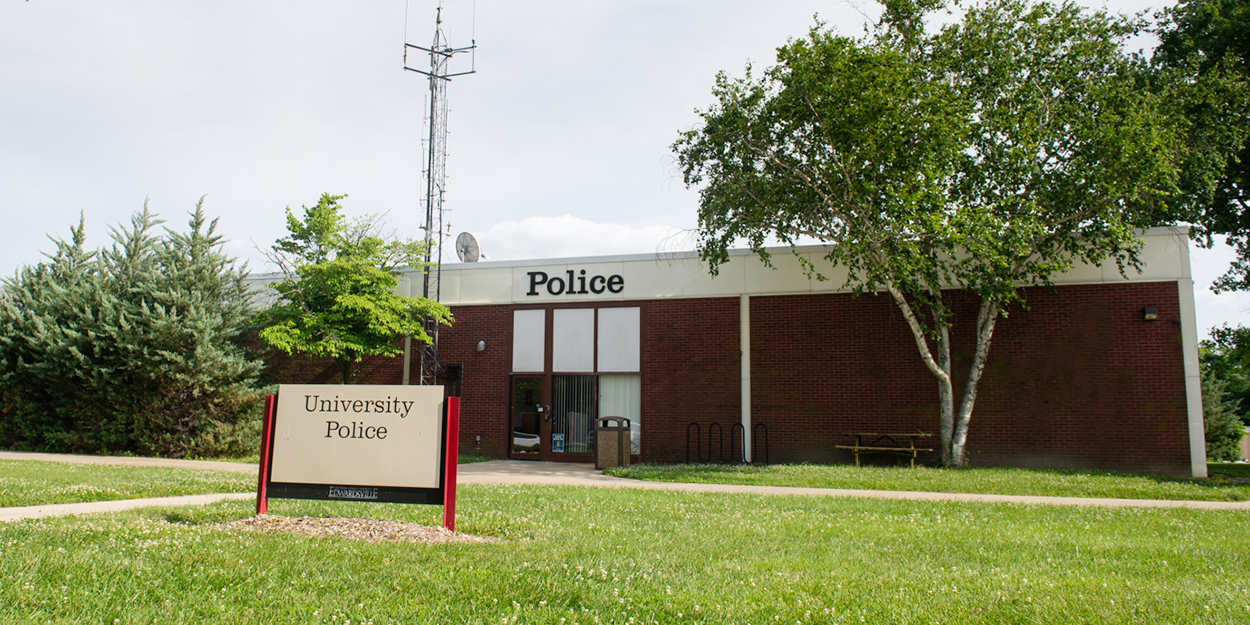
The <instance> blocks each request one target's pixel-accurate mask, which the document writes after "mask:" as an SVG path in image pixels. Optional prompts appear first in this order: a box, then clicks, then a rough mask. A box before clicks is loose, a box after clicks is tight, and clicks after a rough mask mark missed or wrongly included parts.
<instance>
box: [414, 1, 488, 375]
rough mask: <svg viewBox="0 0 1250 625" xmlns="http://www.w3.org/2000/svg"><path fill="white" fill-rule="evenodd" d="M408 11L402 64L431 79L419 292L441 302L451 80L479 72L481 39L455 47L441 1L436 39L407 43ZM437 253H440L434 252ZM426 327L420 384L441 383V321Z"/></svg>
mask: <svg viewBox="0 0 1250 625" xmlns="http://www.w3.org/2000/svg"><path fill="white" fill-rule="evenodd" d="M407 32H408V16H407V11H406V10H405V14H404V69H405V70H407V71H410V72H416V73H418V74H423V75H425V76H426V77H428V78H429V80H430V109H429V115H428V117H427V118H426V119H427V120H428V121H429V131H430V132H429V137H428V141H427V148H428V151H427V153H426V154H425V176H426V182H425V226H423V228H422V229H423V230H425V244H426V248H425V262H426V265H427V266H426V270H425V276H424V279H423V280H422V284H421V295H422V297H426V298H428V299H432V300H434V301H436V302H437V301H439V285H440V279H441V276H442V265H443V210H444V209H443V196H444V194H445V192H446V184H447V83H448V82H451V79H452V78H453V77H455V76H464V75H466V74H472V73H474V72H476V71H477V70H476V61H477V40H476V38H475V39H474V40H472V45H470V46H468V47H465V48H453V47H451V44H450V43H449V42H448V41H447V36H446V35H445V34H444V33H443V3H442V2H439V4H438V12H437V13H436V14H435V18H434V42H433V43H431V44H430V47H428V48H426V47H424V46H418V45H416V44H411V43H408V35H407ZM409 48H412V49H415V50H421V51H422V52H425V53H427V54H428V55H429V57H430V67H429V69H428V70H427V69H417V68H415V67H409V66H408V49H409ZM465 52H468V53H470V58H471V59H472V60H471V62H470V67H469V71H467V72H451V71H450V68H449V65H450V62H451V59H452V57H454V56H455V55H457V54H462V53H465ZM435 255H436V256H435ZM432 256H433V258H432ZM431 271H433V272H434V281H433V285H431V283H430V272H431ZM424 324H425V331H426V333H427V334H429V336H430V338H431V339H432V341H433V342H432V343H430V344H429V345H422V346H421V373H420V381H419V382H418V383H419V384H438V374H439V362H438V322H437V321H435V320H434V319H431V318H430V317H426V318H425V321H424ZM404 343H405V345H404V384H408V379H409V358H411V353H412V339H411V337H409V338H407V339H405V341H404Z"/></svg>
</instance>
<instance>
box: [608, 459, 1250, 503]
mask: <svg viewBox="0 0 1250 625" xmlns="http://www.w3.org/2000/svg"><path fill="white" fill-rule="evenodd" d="M1212 466H1219V467H1226V466H1233V467H1236V468H1240V467H1241V466H1244V465H1212ZM1223 470H1224V469H1223V468H1219V469H1216V471H1223ZM605 472H606V473H609V474H611V475H615V476H618V477H628V478H634V479H639V480H649V481H657V482H692V483H698V484H754V485H760V486H803V487H811V488H850V489H866V490H904V491H928V492H940V493H980V494H997V495H1044V496H1051V497H1111V498H1117V499H1173V500H1195V501H1246V500H1247V499H1250V484H1233V483H1229V482H1228V480H1227V479H1224V478H1222V477H1220V476H1219V475H1216V476H1215V477H1214V478H1212V479H1207V480H1196V479H1189V478H1176V477H1164V476H1157V475H1136V474H1126V473H1108V472H1096V471H1053V470H1050V471H1045V470H1036V469H1012V468H984V469H982V468H978V469H958V470H952V469H932V468H927V467H917V468H915V469H909V468H900V467H872V466H866V467H863V468H859V467H855V466H852V465H845V464H839V465H809V464H775V465H768V466H753V465H741V464H738V465H719V464H698V465H691V464H677V465H671V464H670V465H656V464H639V465H633V466H631V467H628V468H624V469H608V470H606V471H605ZM1225 475H1227V474H1225ZM1246 475H1250V474H1246Z"/></svg>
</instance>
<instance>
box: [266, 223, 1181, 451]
mask: <svg viewBox="0 0 1250 625" xmlns="http://www.w3.org/2000/svg"><path fill="white" fill-rule="evenodd" d="M1143 242H1144V247H1143V249H1142V259H1143V261H1144V263H1145V265H1144V267H1143V269H1142V271H1141V272H1140V273H1139V272H1132V271H1130V275H1129V276H1127V277H1125V276H1122V275H1121V274H1120V273H1119V271H1118V269H1116V268H1115V267H1114V266H1111V267H1096V266H1078V267H1076V268H1074V269H1073V270H1072V271H1070V272H1068V273H1066V274H1064V275H1062V276H1059V277H1058V278H1057V279H1056V280H1055V288H1053V289H1051V288H1043V287H1030V288H1027V289H1025V294H1026V299H1027V304H1028V307H1027V308H1024V307H1022V306H1019V305H1013V306H1011V307H1010V309H1009V310H1008V313H1009V314H1008V316H1007V317H1006V318H1003V319H1001V320H1000V321H999V323H998V326H997V328H996V330H995V333H994V339H993V344H992V347H991V349H990V357H989V361H988V364H987V366H986V369H985V374H984V377H983V379H982V382H981V388H980V393H979V395H978V399H977V404H976V409H975V410H974V412H973V417H972V424H971V426H970V429H969V436H968V443H967V457H968V460H969V462H970V464H972V465H1008V466H1029V467H1052V468H1093V469H1111V470H1122V471H1144V472H1152V473H1169V474H1178V475H1205V474H1206V464H1205V449H1204V443H1203V439H1202V432H1203V429H1202V409H1201V405H1202V403H1201V397H1200V396H1199V392H1200V391H1199V387H1200V385H1199V378H1198V369H1197V336H1196V330H1195V322H1194V299H1193V282H1192V280H1191V278H1190V272H1189V256H1188V239H1187V236H1186V234H1185V233H1184V232H1183V231H1181V230H1176V229H1155V230H1151V231H1148V232H1147V233H1145V235H1144V237H1143ZM799 253H801V254H802V255H804V256H805V257H807V258H808V259H809V260H811V261H812V262H813V263H816V264H817V266H826V267H827V262H825V261H822V260H821V255H822V252H821V249H820V248H818V247H811V248H800V249H799ZM774 264H775V265H776V268H775V269H769V268H767V267H765V266H764V265H763V264H762V263H761V262H760V261H759V260H758V259H757V258H756V257H755V256H754V255H753V254H750V253H748V252H746V251H741V252H738V253H735V254H734V255H733V256H732V258H731V261H730V262H729V263H728V264H726V265H724V266H723V267H722V268H721V270H720V274H719V275H718V276H717V277H711V276H710V275H708V273H707V270H706V266H705V265H703V264H702V263H701V262H700V261H699V260H698V258H697V257H695V256H693V255H691V254H664V255H639V256H613V257H593V258H576V259H558V260H544V261H515V262H482V263H464V264H453V265H444V266H443V268H442V272H441V280H440V285H441V286H440V299H441V301H442V302H443V303H445V304H447V305H449V306H450V307H451V309H452V311H453V314H454V315H455V324H454V325H453V326H452V327H451V328H445V329H443V331H442V334H441V336H440V340H439V356H440V360H441V361H442V362H443V363H459V364H461V365H463V372H464V373H463V375H464V378H463V382H462V384H461V388H460V391H461V397H462V420H461V427H460V434H461V440H460V446H461V447H460V448H461V450H464V451H466V452H475V451H476V452H478V453H481V454H485V455H490V456H496V457H501V458H503V457H512V458H538V459H543V460H569V461H581V462H589V461H590V460H591V458H592V456H591V452H592V449H591V445H592V440H591V439H592V438H593V437H592V436H591V435H590V434H591V432H592V431H593V424H594V420H595V419H596V418H597V417H604V416H621V417H626V418H629V419H630V420H631V422H632V425H633V432H632V434H633V435H632V437H631V438H632V441H631V443H632V452H633V453H634V454H635V457H634V459H635V461H638V460H652V461H661V462H668V461H678V462H680V461H685V460H686V459H687V458H689V459H690V460H692V461H694V460H696V459H699V458H702V459H705V460H706V459H709V458H710V459H712V460H717V459H728V458H731V457H732V458H734V459H738V458H740V457H741V454H742V451H741V450H743V449H744V448H745V451H746V453H747V454H748V457H750V455H751V454H754V455H755V457H756V459H762V456H763V455H764V454H767V456H768V459H769V460H770V461H772V462H791V461H811V462H851V461H852V459H851V457H850V455H849V453H848V452H846V451H844V450H839V449H836V447H835V446H836V445H839V444H846V443H848V442H849V438H848V437H847V436H845V435H844V433H845V432H915V431H923V432H932V433H936V432H937V431H938V423H937V384H936V381H935V380H934V379H933V377H932V375H931V374H930V373H929V372H928V370H927V369H926V368H925V367H924V365H923V364H922V363H921V360H920V357H919V355H918V354H917V352H916V347H915V343H914V340H913V338H912V335H911V333H910V331H909V330H908V328H907V326H906V323H905V322H904V321H903V319H902V316H901V314H900V313H899V311H898V309H897V308H896V307H895V305H894V304H893V302H892V301H891V300H890V299H889V297H888V296H885V295H877V296H873V295H865V296H860V297H854V296H852V295H851V294H849V293H846V292H841V291H840V289H839V287H840V286H841V285H842V282H843V280H842V278H844V277H845V274H844V273H840V272H839V271H838V270H832V269H831V270H829V271H826V272H824V273H825V274H826V275H827V276H829V277H830V280H828V281H823V282H821V281H815V280H809V279H808V278H807V277H806V276H805V275H804V274H803V272H802V271H801V269H800V268H799V264H798V262H797V260H796V259H795V258H794V257H793V255H791V254H790V253H789V250H785V251H783V252H780V253H778V254H776V255H774ZM414 278H415V277H414ZM952 299H953V300H954V301H955V303H956V306H955V307H956V310H957V316H956V320H955V321H956V325H955V327H954V329H953V333H954V336H955V337H956V349H955V357H956V365H955V371H956V375H957V376H958V374H959V371H960V370H961V369H962V370H963V371H966V369H967V367H966V363H967V360H968V358H970V354H971V349H972V343H973V337H972V326H974V325H975V318H976V304H977V302H975V301H974V300H973V298H970V297H961V296H960V294H958V293H955V294H952ZM1147 308H1152V309H1154V310H1155V311H1157V317H1156V318H1152V319H1147V317H1148V315H1146V314H1145V311H1146V309H1147ZM273 364H274V365H275V368H276V370H277V372H278V374H279V378H280V379H281V380H282V381H289V382H309V381H324V382H333V381H335V380H334V372H333V371H332V370H331V369H327V368H326V366H325V365H326V363H307V362H304V361H299V360H287V359H283V360H282V361H275V362H274V363H273ZM360 374H361V376H362V377H363V379H362V380H361V381H367V382H372V383H390V384H397V383H399V382H400V377H401V375H402V374H401V361H400V359H375V360H373V361H369V362H366V363H363V364H362V366H361V368H360ZM322 378H324V379H322ZM957 385H958V381H957ZM957 387H958V386H957ZM692 424H694V425H692ZM744 439H745V440H744ZM929 440H930V441H932V443H933V444H929V445H925V446H927V447H936V446H937V445H936V436H935V437H934V439H929ZM935 459H936V455H935V454H929V457H928V458H924V457H923V456H922V460H930V461H932V460H935Z"/></svg>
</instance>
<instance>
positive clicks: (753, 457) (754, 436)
mask: <svg viewBox="0 0 1250 625" xmlns="http://www.w3.org/2000/svg"><path fill="white" fill-rule="evenodd" d="M760 428H764V464H765V465H767V464H768V426H767V425H764V424H763V423H756V424H755V427H753V428H751V462H752V463H754V462H757V456H756V455H755V442H756V441H758V440H759V439H760V436H759V431H760Z"/></svg>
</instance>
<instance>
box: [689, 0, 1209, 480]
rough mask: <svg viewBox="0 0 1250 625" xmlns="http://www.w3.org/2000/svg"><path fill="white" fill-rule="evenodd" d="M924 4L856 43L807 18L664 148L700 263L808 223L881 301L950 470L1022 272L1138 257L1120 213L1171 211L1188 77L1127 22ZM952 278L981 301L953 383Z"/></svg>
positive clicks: (1033, 275)
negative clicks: (907, 351) (931, 388)
mask: <svg viewBox="0 0 1250 625" xmlns="http://www.w3.org/2000/svg"><path fill="white" fill-rule="evenodd" d="M939 6H940V2H936V1H921V2H910V1H907V0H898V1H895V2H888V3H887V5H886V11H885V16H884V18H883V20H882V23H881V25H879V26H878V27H877V28H876V29H875V30H872V31H870V32H869V33H868V34H867V35H865V36H864V37H863V38H862V39H858V40H857V39H851V38H847V37H842V36H838V35H835V34H833V33H830V32H828V31H826V30H824V29H823V28H821V27H820V26H817V27H816V28H814V29H812V31H811V32H810V34H809V36H808V37H807V38H806V39H798V40H791V41H790V42H789V43H788V44H787V45H785V46H782V47H781V48H779V49H778V51H777V61H778V63H777V66H776V67H773V68H771V69H769V70H768V71H767V72H765V74H764V76H763V78H761V79H758V80H757V79H755V78H753V77H752V76H751V73H750V69H749V68H748V72H747V75H746V77H745V78H742V79H730V78H728V77H727V76H725V75H724V74H723V73H722V74H720V75H719V76H718V77H717V80H716V87H715V88H714V90H713V94H714V95H715V96H716V99H717V103H716V104H715V105H713V106H712V107H711V108H709V109H708V110H705V111H702V112H701V113H700V114H701V116H702V118H703V120H702V121H703V123H702V127H700V128H697V129H695V130H691V131H688V132H685V133H683V134H682V136H681V138H680V139H679V140H678V141H677V142H676V143H675V144H674V146H673V147H674V150H675V151H676V152H677V154H678V159H679V162H680V163H681V165H682V168H683V173H684V176H685V182H686V184H687V185H688V186H697V187H699V189H700V209H699V224H700V232H699V241H698V248H699V252H700V255H701V257H702V258H703V259H704V260H706V261H707V262H708V263H709V265H710V268H711V270H712V272H713V273H715V271H716V268H717V266H718V265H719V264H720V263H723V262H725V261H727V260H728V258H729V256H728V249H729V248H730V247H731V246H733V245H736V244H739V242H740V241H742V240H744V239H745V240H746V242H747V243H748V244H749V245H750V247H751V249H753V250H754V251H756V252H757V253H758V254H759V255H760V256H761V257H762V258H763V259H764V260H765V262H767V261H768V253H767V251H766V250H765V248H764V245H765V243H766V241H768V240H769V237H775V238H776V239H779V240H781V241H782V242H785V243H788V244H791V245H794V244H795V243H796V241H798V240H799V239H800V238H802V237H808V238H811V239H815V240H817V241H820V242H822V243H826V244H828V245H829V250H830V251H829V253H828V254H827V255H826V258H827V259H828V260H829V261H830V262H831V263H833V264H834V265H835V266H836V265H841V266H844V267H846V268H847V269H848V278H847V286H848V287H849V288H851V289H852V290H853V291H854V292H855V293H856V294H860V293H864V292H876V291H884V292H885V293H887V294H888V295H889V296H890V298H891V299H893V301H894V303H895V304H896V305H897V306H898V308H899V310H900V311H901V313H902V316H903V318H904V319H905V320H906V323H907V325H908V328H910V330H911V333H912V335H913V337H914V339H915V343H916V347H917V350H918V352H919V354H920V357H921V360H922V361H923V362H924V364H925V366H926V367H927V368H928V369H929V371H930V372H931V373H932V374H933V376H934V378H935V379H936V380H937V382H938V398H939V402H938V406H939V409H938V412H939V414H938V422H939V430H940V433H941V445H940V447H941V458H942V462H943V464H946V465H952V466H961V465H963V464H964V446H965V443H966V440H967V434H968V428H969V425H970V422H971V417H972V412H973V407H974V405H975V401H976V396H977V388H978V383H979V381H980V379H981V372H982V370H983V368H984V366H985V362H986V359H987V357H988V354H989V349H990V342H991V339H992V337H993V333H994V327H995V323H996V321H997V319H998V318H999V317H1000V316H1001V315H1005V314H1006V307H1007V306H1008V305H1009V304H1011V303H1013V302H1023V295H1022V293H1021V290H1020V286H1021V285H1028V284H1040V285H1046V284H1049V283H1050V279H1051V277H1052V276H1055V275H1057V274H1059V273H1061V272H1063V271H1065V270H1067V269H1068V268H1069V267H1071V266H1072V264H1073V262H1075V261H1085V262H1090V263H1101V262H1104V261H1111V262H1116V263H1117V264H1119V265H1120V266H1121V267H1122V268H1123V267H1125V266H1136V265H1137V257H1136V251H1137V247H1138V245H1139V242H1138V240H1137V238H1136V235H1135V232H1136V229H1137V228H1141V227H1146V226H1149V225H1152V224H1154V223H1157V222H1160V221H1164V220H1166V219H1167V218H1168V217H1169V216H1170V213H1169V208H1170V206H1171V204H1170V202H1171V201H1172V200H1173V199H1174V198H1175V197H1176V196H1177V191H1178V188H1177V184H1176V180H1177V178H1178V175H1179V172H1180V170H1181V168H1182V167H1183V164H1184V162H1185V159H1184V157H1185V155H1186V153H1185V144H1184V141H1183V139H1184V130H1185V128H1186V125H1185V120H1184V118H1183V115H1181V113H1180V106H1179V104H1178V102H1179V100H1180V99H1181V96H1183V95H1184V91H1182V90H1181V88H1182V87H1183V86H1184V82H1183V81H1182V80H1179V79H1178V78H1177V77H1175V76H1171V75H1168V76H1159V77H1158V79H1157V80H1156V76H1155V75H1154V74H1153V73H1152V72H1151V71H1150V68H1149V67H1148V66H1147V64H1146V63H1145V61H1144V60H1142V59H1141V58H1139V57H1137V56H1134V55H1130V54H1127V53H1126V52H1124V50H1123V47H1122V44H1123V42H1124V41H1125V40H1126V39H1127V38H1129V37H1131V36H1133V35H1134V34H1136V33H1137V32H1138V31H1139V29H1140V28H1141V26H1142V25H1141V23H1139V22H1137V21H1134V20H1131V19H1128V18H1115V17H1110V16H1108V15H1106V14H1105V13H1093V14H1090V13H1087V12H1085V11H1084V10H1083V9H1081V8H1080V7H1077V6H1075V5H1071V4H1064V5H1062V6H1055V5H1051V4H1047V3H1044V2H1043V3H1036V4H1035V3H1030V2H1026V1H1024V0H988V1H987V2H986V3H984V4H981V5H977V6H972V7H968V9H967V12H966V13H965V14H964V17H963V20H962V22H961V23H957V24H951V25H948V26H946V27H944V28H942V29H941V30H940V32H938V33H936V34H932V35H930V34H926V29H925V27H924V19H923V17H924V12H925V11H926V10H932V9H935V8H938V7H939ZM800 260H801V261H802V259H800ZM806 269H807V271H808V272H809V275H813V274H814V275H815V276H816V277H817V278H818V279H824V276H822V275H821V274H820V272H818V271H816V268H815V267H814V266H811V265H810V264H809V265H807V267H806ZM950 289H962V290H965V291H967V292H969V293H971V294H972V295H974V296H976V297H978V298H979V300H980V306H979V311H978V314H977V319H976V321H975V324H974V325H973V326H972V327H973V331H974V336H975V350H974V351H973V354H972V358H971V361H970V362H968V363H966V364H967V374H966V376H965V384H964V388H963V392H962V397H958V396H957V395H956V391H955V374H954V363H953V361H952V355H951V353H952V350H951V328H952V327H953V326H954V325H955V324H956V323H957V321H958V320H956V319H955V318H954V314H953V312H952V310H951V308H950V307H949V304H948V302H949V297H950V296H949V294H948V291H949V290H950Z"/></svg>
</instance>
